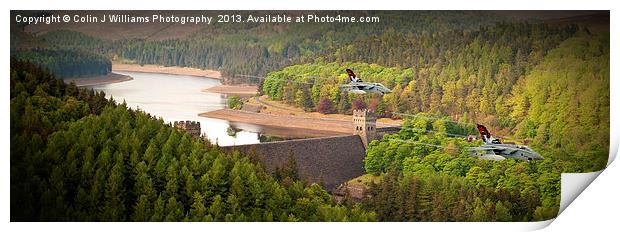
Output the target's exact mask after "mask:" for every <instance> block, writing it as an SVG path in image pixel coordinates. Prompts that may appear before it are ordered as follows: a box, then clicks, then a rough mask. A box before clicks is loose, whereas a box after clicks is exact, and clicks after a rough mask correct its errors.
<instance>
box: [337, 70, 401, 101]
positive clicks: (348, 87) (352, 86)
mask: <svg viewBox="0 0 620 232" xmlns="http://www.w3.org/2000/svg"><path fill="white" fill-rule="evenodd" d="M347 74H348V75H349V84H344V85H340V89H341V90H342V91H346V92H350V93H355V94H365V93H367V92H371V93H378V94H381V95H383V94H386V93H391V92H392V90H390V89H388V88H386V87H385V86H383V85H382V84H381V83H372V82H363V81H362V79H361V78H358V77H357V76H356V75H355V73H353V70H351V69H347Z"/></svg>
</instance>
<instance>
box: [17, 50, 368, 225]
mask: <svg viewBox="0 0 620 232" xmlns="http://www.w3.org/2000/svg"><path fill="white" fill-rule="evenodd" d="M374 218H375V217H374V213H371V212H366V211H364V210H362V209H361V208H360V207H359V206H354V205H351V207H346V206H336V205H334V204H333V203H332V200H331V197H330V195H329V194H328V193H327V192H326V191H325V190H323V189H322V188H321V187H320V186H319V185H316V184H312V185H310V186H304V184H302V183H301V182H299V181H295V177H294V176H289V177H283V181H282V182H281V183H280V182H278V181H276V180H275V179H274V178H272V177H271V176H269V175H268V174H267V173H265V172H264V171H263V169H262V168H261V167H260V166H257V165H256V164H254V163H252V162H251V161H250V157H247V156H243V155H239V154H234V155H226V154H224V153H222V152H221V151H220V150H219V149H218V148H217V147H216V146H213V145H210V144H208V143H206V142H205V141H203V140H200V139H197V138H192V137H190V136H189V135H187V134H185V133H183V132H180V131H177V130H175V129H173V128H172V127H170V125H166V124H164V123H163V121H162V120H161V119H156V118H154V117H153V116H150V115H149V114H147V113H144V112H142V111H135V110H130V109H128V108H127V106H126V105H125V104H120V105H117V104H116V103H115V102H114V101H113V100H106V98H105V96H104V94H103V93H101V92H100V93H94V92H93V91H92V90H84V89H78V88H77V87H76V86H75V85H72V84H71V85H68V84H65V83H63V82H62V81H61V80H58V79H56V78H55V77H54V75H52V74H50V73H48V72H46V71H44V70H42V69H40V68H38V67H37V65H35V64H32V63H28V62H22V61H18V60H12V61H11V220H12V221H184V220H186V221H297V220H300V221H368V220H374Z"/></svg>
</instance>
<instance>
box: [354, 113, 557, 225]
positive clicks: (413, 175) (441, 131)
mask: <svg viewBox="0 0 620 232" xmlns="http://www.w3.org/2000/svg"><path fill="white" fill-rule="evenodd" d="M420 116H423V117H417V118H413V119H408V120H406V121H405V124H404V125H403V128H402V130H401V131H400V133H398V134H394V135H386V136H384V137H383V138H382V139H381V140H375V141H373V142H372V143H370V145H369V148H368V150H367V152H366V159H365V168H366V172H367V173H369V174H371V175H381V181H380V182H379V184H370V187H371V195H372V197H370V198H368V199H366V200H365V204H366V206H367V207H369V208H372V209H374V210H376V212H377V219H378V220H381V221H383V220H387V221H532V220H547V219H550V218H553V217H555V216H556V215H557V213H558V208H559V203H560V197H559V196H560V173H561V170H562V163H561V162H557V161H556V160H554V159H553V158H552V157H549V158H547V157H545V159H544V160H543V161H537V162H525V161H519V160H513V159H507V160H503V161H501V162H500V161H492V160H482V159H479V158H478V157H476V156H469V153H470V152H471V150H469V149H467V147H475V146H477V145H479V143H480V141H478V142H475V143H469V142H467V141H465V140H463V139H462V138H460V137H457V138H454V137H451V136H449V135H450V134H457V133H461V132H462V131H464V130H467V129H468V128H467V126H468V125H458V124H454V123H453V122H449V121H445V120H446V119H438V120H435V119H430V118H429V117H428V115H420ZM429 131H431V132H429ZM541 153H542V152H541ZM542 154H543V155H544V153H542Z"/></svg>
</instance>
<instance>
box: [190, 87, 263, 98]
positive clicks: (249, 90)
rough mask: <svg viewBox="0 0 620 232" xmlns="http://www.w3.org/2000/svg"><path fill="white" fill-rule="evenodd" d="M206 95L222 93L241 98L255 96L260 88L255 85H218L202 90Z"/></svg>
mask: <svg viewBox="0 0 620 232" xmlns="http://www.w3.org/2000/svg"><path fill="white" fill-rule="evenodd" d="M201 91H202V92H206V93H221V94H228V95H234V96H240V97H249V96H255V95H256V94H257V93H258V86H255V85H218V86H213V87H210V88H206V89H203V90H201Z"/></svg>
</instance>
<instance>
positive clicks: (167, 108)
mask: <svg viewBox="0 0 620 232" xmlns="http://www.w3.org/2000/svg"><path fill="white" fill-rule="evenodd" d="M117 73H120V74H124V75H129V76H131V77H133V80H131V81H125V82H121V83H113V84H104V85H96V86H93V87H92V88H93V89H94V90H100V91H103V92H105V93H106V97H108V98H109V97H113V98H114V100H116V102H119V103H121V102H123V100H125V101H126V102H127V106H129V107H131V108H133V109H137V108H139V109H141V110H143V111H145V112H148V113H150V114H151V115H156V116H157V117H161V118H163V120H164V121H165V122H167V123H171V122H174V121H181V120H191V121H198V122H200V126H201V130H202V133H203V134H205V135H206V136H207V137H208V138H209V140H210V141H211V142H214V143H215V142H217V143H218V144H219V145H220V146H228V145H235V144H236V145H240V144H252V143H259V135H258V133H256V132H254V131H260V127H259V126H256V125H249V124H238V123H235V126H236V127H237V128H239V129H241V131H240V132H237V133H236V135H235V136H230V135H229V134H228V132H227V131H228V128H229V125H230V124H229V122H228V121H225V120H219V119H212V118H205V117H200V116H198V114H199V113H203V112H207V111H213V110H218V109H223V108H224V107H225V105H226V95H224V94H219V93H205V92H201V90H202V89H205V88H209V87H212V86H217V85H221V84H220V81H219V80H217V79H211V78H205V77H194V76H185V75H169V74H159V73H139V72H117Z"/></svg>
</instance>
